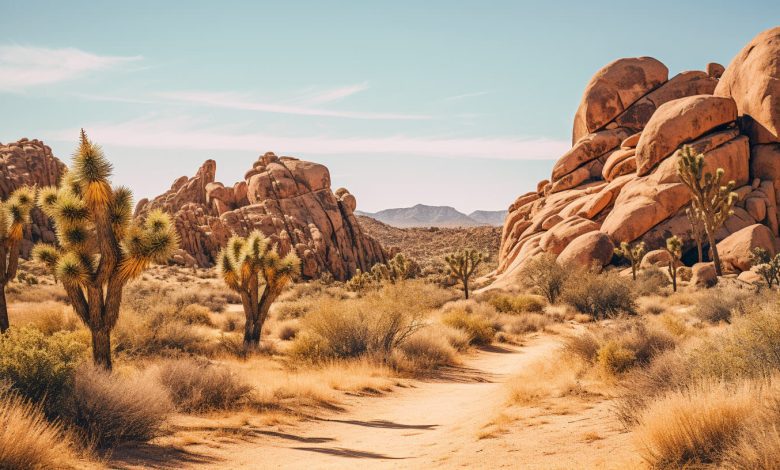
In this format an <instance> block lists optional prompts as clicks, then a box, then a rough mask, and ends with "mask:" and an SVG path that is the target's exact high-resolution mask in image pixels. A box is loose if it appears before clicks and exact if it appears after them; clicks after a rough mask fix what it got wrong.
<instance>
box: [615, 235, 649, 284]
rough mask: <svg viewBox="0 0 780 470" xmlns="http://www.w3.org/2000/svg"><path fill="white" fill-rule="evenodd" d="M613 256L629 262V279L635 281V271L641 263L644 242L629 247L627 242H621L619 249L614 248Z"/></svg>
mask: <svg viewBox="0 0 780 470" xmlns="http://www.w3.org/2000/svg"><path fill="white" fill-rule="evenodd" d="M615 254H616V255H618V256H622V257H623V258H626V259H627V260H629V261H630V262H631V277H632V278H633V279H634V280H635V281H636V269H637V267H638V266H639V263H640V262H641V261H642V256H644V254H645V242H639V243H636V244H634V246H631V245H629V244H628V242H623V243H621V244H620V247H618V248H615Z"/></svg>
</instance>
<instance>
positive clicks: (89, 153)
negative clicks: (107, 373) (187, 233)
mask: <svg viewBox="0 0 780 470" xmlns="http://www.w3.org/2000/svg"><path fill="white" fill-rule="evenodd" d="M111 172H112V167H111V163H110V162H109V161H108V160H107V159H106V157H105V156H104V154H103V151H102V150H101V149H100V147H98V146H97V145H95V144H94V143H92V142H91V141H90V140H89V139H88V138H87V135H86V133H85V132H84V131H83V130H82V131H81V138H80V143H79V147H78V149H77V150H76V153H75V154H74V156H73V164H72V166H71V168H70V170H69V171H68V172H67V173H66V174H65V176H64V177H63V180H62V182H61V184H60V187H59V188H54V187H49V188H43V189H42V190H41V191H40V192H39V194H38V205H39V206H40V207H41V209H42V210H43V212H44V214H46V215H47V216H49V217H50V218H51V219H52V220H53V221H54V226H55V231H56V235H57V241H58V242H59V246H54V245H49V244H38V245H36V246H35V248H34V249H33V256H34V257H35V259H37V260H38V261H40V262H42V263H44V264H45V265H46V266H48V267H49V269H50V270H51V271H52V272H53V273H54V274H55V276H56V277H57V278H58V279H59V280H60V281H61V282H62V284H63V286H64V287H65V292H66V293H67V295H68V298H69V299H70V303H71V305H72V306H73V309H74V310H75V312H76V314H77V315H78V316H79V318H80V319H81V320H82V321H83V322H84V324H86V325H87V327H88V328H89V330H90V333H91V334H92V358H93V360H94V362H95V364H96V365H98V366H101V367H103V368H106V369H111V331H112V330H113V328H114V326H115V325H116V322H117V320H118V317H119V307H120V305H121V303H122V291H123V289H124V286H125V285H126V284H127V282H128V281H130V280H131V279H134V278H136V277H138V276H140V274H141V273H142V272H143V271H144V270H145V269H146V268H147V267H148V266H149V264H150V263H152V262H157V263H162V262H165V261H166V260H167V259H168V258H169V257H170V255H171V253H172V252H173V251H174V250H175V249H176V247H177V246H178V241H179V237H178V234H177V233H176V230H175V229H174V227H173V224H172V223H171V220H170V218H169V217H168V215H166V214H164V213H163V212H161V211H152V212H150V213H149V215H147V217H146V219H145V220H143V221H140V220H133V218H132V193H131V192H130V190H129V189H127V188H124V187H113V188H112V187H111V185H110V181H109V178H110V177H111Z"/></svg>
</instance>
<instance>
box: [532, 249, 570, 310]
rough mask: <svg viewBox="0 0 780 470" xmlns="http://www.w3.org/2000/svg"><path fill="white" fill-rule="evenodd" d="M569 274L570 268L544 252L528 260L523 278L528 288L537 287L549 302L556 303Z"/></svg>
mask: <svg viewBox="0 0 780 470" xmlns="http://www.w3.org/2000/svg"><path fill="white" fill-rule="evenodd" d="M569 274H570V272H569V270H567V269H566V268H564V267H563V266H561V265H560V264H558V263H557V262H556V261H555V257H554V256H551V255H548V254H544V255H541V256H537V257H535V258H533V259H531V260H530V261H529V262H528V264H527V265H526V266H525V268H524V269H523V272H522V279H524V282H525V286H526V287H527V288H530V289H537V290H538V291H539V293H540V294H542V295H543V296H544V297H545V298H546V299H547V301H548V302H550V303H551V304H554V303H555V302H557V301H558V297H560V295H561V293H562V292H563V289H564V287H565V285H566V281H567V280H568V278H569Z"/></svg>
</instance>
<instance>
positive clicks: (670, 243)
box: [666, 235, 682, 292]
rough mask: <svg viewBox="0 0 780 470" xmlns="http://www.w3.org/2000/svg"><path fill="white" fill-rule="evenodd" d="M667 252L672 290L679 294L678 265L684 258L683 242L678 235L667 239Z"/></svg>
mask: <svg viewBox="0 0 780 470" xmlns="http://www.w3.org/2000/svg"><path fill="white" fill-rule="evenodd" d="M666 252H667V253H669V277H671V278H672V290H673V291H674V292H677V263H678V262H679V261H680V258H681V257H682V241H681V240H680V238H679V237H678V236H677V235H675V236H673V237H670V238H667V239H666Z"/></svg>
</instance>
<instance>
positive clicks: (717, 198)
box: [677, 145, 737, 276]
mask: <svg viewBox="0 0 780 470" xmlns="http://www.w3.org/2000/svg"><path fill="white" fill-rule="evenodd" d="M677 174H678V175H679V177H680V179H681V180H682V182H683V183H685V185H686V186H688V189H689V190H690V191H691V196H692V201H691V205H692V206H693V208H694V210H695V211H696V212H697V215H698V217H700V218H701V221H702V225H703V227H704V232H705V233H706V234H707V241H708V242H709V245H710V251H711V253H712V261H713V264H714V265H715V272H716V273H717V274H718V276H720V275H722V274H723V270H722V268H721V263H720V257H719V256H718V247H717V246H716V245H715V232H716V231H717V230H718V229H719V228H720V227H721V226H722V225H723V223H724V222H725V221H726V219H728V217H729V216H730V215H731V214H732V211H731V209H732V207H734V203H735V202H736V200H737V193H735V192H733V191H732V190H733V189H734V184H735V183H734V181H729V182H728V183H727V184H726V185H725V186H723V185H722V184H721V183H722V181H723V175H724V174H725V171H724V170H723V168H718V169H717V170H716V171H715V175H713V174H712V173H704V155H702V154H696V153H694V151H693V149H692V148H691V147H690V146H687V145H686V146H685V147H683V149H682V151H681V152H680V159H679V160H678V167H677Z"/></svg>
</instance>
